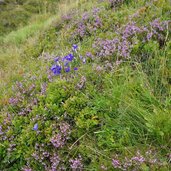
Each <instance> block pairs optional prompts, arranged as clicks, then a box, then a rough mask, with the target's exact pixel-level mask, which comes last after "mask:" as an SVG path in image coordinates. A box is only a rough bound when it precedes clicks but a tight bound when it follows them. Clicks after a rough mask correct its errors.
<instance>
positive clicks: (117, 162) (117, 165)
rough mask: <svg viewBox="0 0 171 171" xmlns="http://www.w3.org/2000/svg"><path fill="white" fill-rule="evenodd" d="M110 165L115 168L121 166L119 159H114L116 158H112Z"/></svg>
mask: <svg viewBox="0 0 171 171" xmlns="http://www.w3.org/2000/svg"><path fill="white" fill-rule="evenodd" d="M112 165H113V167H114V168H115V169H116V168H121V163H120V161H119V160H116V159H112Z"/></svg>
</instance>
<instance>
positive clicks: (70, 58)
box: [63, 53, 74, 62]
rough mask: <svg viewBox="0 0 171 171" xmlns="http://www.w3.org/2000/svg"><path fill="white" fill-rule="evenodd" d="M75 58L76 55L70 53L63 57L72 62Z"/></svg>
mask: <svg viewBox="0 0 171 171" xmlns="http://www.w3.org/2000/svg"><path fill="white" fill-rule="evenodd" d="M73 59H74V55H73V54H71V53H70V54H69V55H67V56H65V57H64V58H63V61H65V60H67V61H70V62H71V61H72V60H73Z"/></svg>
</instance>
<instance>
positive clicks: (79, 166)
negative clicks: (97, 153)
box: [69, 156, 83, 170]
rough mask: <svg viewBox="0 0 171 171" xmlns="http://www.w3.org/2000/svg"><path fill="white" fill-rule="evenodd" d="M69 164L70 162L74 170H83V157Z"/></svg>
mask: <svg viewBox="0 0 171 171" xmlns="http://www.w3.org/2000/svg"><path fill="white" fill-rule="evenodd" d="M69 162H70V167H71V168H72V170H77V169H79V170H82V168H83V164H82V158H81V156H79V157H78V158H75V159H71V160H69Z"/></svg>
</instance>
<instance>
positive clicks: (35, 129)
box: [33, 123, 38, 131]
mask: <svg viewBox="0 0 171 171" xmlns="http://www.w3.org/2000/svg"><path fill="white" fill-rule="evenodd" d="M33 130H34V131H37V130H38V124H37V123H36V124H35V125H34V127H33Z"/></svg>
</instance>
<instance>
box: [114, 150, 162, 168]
mask: <svg viewBox="0 0 171 171" xmlns="http://www.w3.org/2000/svg"><path fill="white" fill-rule="evenodd" d="M143 164H144V165H150V166H151V168H152V167H154V168H155V167H156V166H161V165H162V164H163V162H162V161H161V160H160V159H159V158H158V157H157V156H156V153H155V152H154V151H152V150H148V151H146V153H145V155H142V154H141V153H140V151H137V153H136V155H135V156H132V157H131V158H128V157H125V159H124V160H123V159H122V160H120V159H119V158H118V157H116V158H114V159H112V166H113V167H114V168H115V169H119V170H130V169H135V170H141V167H142V165H143Z"/></svg>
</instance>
